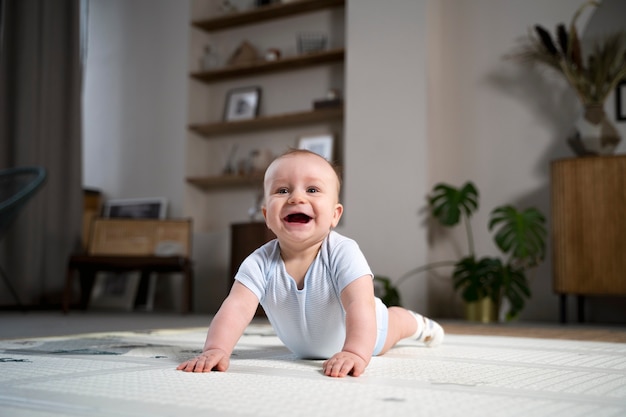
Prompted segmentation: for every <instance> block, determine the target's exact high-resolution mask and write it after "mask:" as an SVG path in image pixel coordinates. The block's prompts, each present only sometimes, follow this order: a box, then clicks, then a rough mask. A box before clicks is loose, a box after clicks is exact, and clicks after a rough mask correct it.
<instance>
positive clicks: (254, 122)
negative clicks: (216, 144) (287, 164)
mask: <svg viewBox="0 0 626 417" xmlns="http://www.w3.org/2000/svg"><path fill="white" fill-rule="evenodd" d="M342 118H343V107H338V108H331V109H319V110H310V111H303V112H296V113H285V114H279V115H274V116H262V117H257V118H255V119H251V120H241V121H237V122H219V123H208V124H193V125H190V126H189V130H191V131H192V132H195V133H197V134H199V135H202V136H204V137H206V138H207V139H211V138H213V137H215V136H219V135H228V134H235V133H245V132H254V131H258V130H261V129H278V128H283V127H287V126H294V125H300V124H308V123H318V122H332V121H335V120H341V119H342Z"/></svg>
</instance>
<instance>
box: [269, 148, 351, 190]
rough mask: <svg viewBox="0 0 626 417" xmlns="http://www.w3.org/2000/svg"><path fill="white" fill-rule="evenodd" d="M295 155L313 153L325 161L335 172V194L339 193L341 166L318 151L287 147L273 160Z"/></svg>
mask: <svg viewBox="0 0 626 417" xmlns="http://www.w3.org/2000/svg"><path fill="white" fill-rule="evenodd" d="M297 155H315V156H317V157H318V158H321V159H323V160H324V161H326V163H327V164H328V166H329V167H331V168H332V170H333V171H334V172H335V175H336V176H337V194H339V193H340V192H341V185H342V181H341V177H342V173H341V167H340V166H339V165H337V164H336V163H334V162H331V161H329V160H328V159H326V158H324V157H323V156H321V155H320V154H318V153H315V152H313V151H310V150H308V149H299V148H289V149H288V150H287V151H285V152H284V153H282V154H281V155H278V156H277V157H276V158H274V161H276V160H278V159H281V158H285V157H289V156H297Z"/></svg>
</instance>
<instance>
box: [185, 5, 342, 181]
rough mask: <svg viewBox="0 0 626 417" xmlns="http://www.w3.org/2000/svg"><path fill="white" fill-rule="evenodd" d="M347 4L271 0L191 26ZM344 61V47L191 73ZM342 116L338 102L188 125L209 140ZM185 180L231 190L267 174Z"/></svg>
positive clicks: (209, 75)
mask: <svg viewBox="0 0 626 417" xmlns="http://www.w3.org/2000/svg"><path fill="white" fill-rule="evenodd" d="M345 4H346V1H345V0H298V1H294V2H291V3H279V4H271V5H268V6H262V7H258V8H255V9H252V10H249V11H243V12H235V13H231V14H226V15H223V16H219V17H215V18H209V19H200V20H194V21H192V22H191V25H192V26H193V27H195V28H197V29H199V30H202V31H205V32H215V31H221V30H227V29H230V28H235V27H238V26H244V25H250V24H255V23H260V22H267V21H271V20H275V19H280V18H285V17H289V16H295V15H300V14H305V13H310V12H315V11H318V10H327V9H331V8H336V7H344V6H345ZM344 61H345V49H344V48H337V49H331V50H325V51H320V52H313V53H308V54H304V55H298V56H293V57H284V58H281V59H279V60H276V61H262V60H259V61H257V62H254V63H251V64H246V65H236V66H227V67H222V68H216V69H212V70H210V71H201V72H192V73H190V74H189V76H190V78H191V79H193V80H196V81H199V82H202V83H205V84H211V83H218V82H222V81H225V80H232V79H236V78H243V77H251V76H255V77H256V76H261V75H264V74H270V73H277V72H282V71H285V72H286V71H295V70H299V69H302V68H307V67H313V66H319V65H334V64H343V62H344ZM343 116H344V109H343V107H338V108H328V109H320V110H310V111H297V112H292V113H284V114H277V115H269V116H262V117H257V118H255V119H251V120H243V121H237V122H223V121H219V122H211V123H197V124H190V125H189V126H188V129H189V130H190V131H191V132H194V133H196V134H198V135H200V136H203V137H204V138H206V139H214V138H216V137H218V136H223V135H235V134H239V133H253V132H255V131H259V130H271V129H281V128H284V127H288V126H296V125H305V124H312V123H320V122H334V121H342V120H343ZM186 182H187V183H188V184H190V185H192V186H194V187H198V188H200V189H202V190H204V191H211V190H227V189H238V188H249V187H260V186H262V183H263V177H262V175H261V174H258V175H217V176H191V177H187V178H186Z"/></svg>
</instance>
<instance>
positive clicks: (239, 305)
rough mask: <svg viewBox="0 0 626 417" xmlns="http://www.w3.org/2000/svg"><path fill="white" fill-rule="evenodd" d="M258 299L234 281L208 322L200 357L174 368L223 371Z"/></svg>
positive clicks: (187, 370)
mask: <svg viewBox="0 0 626 417" xmlns="http://www.w3.org/2000/svg"><path fill="white" fill-rule="evenodd" d="M258 304H259V300H258V298H257V297H256V295H254V293H253V292H252V291H250V290H249V289H248V288H246V286H244V285H243V284H241V283H240V282H238V281H235V283H234V284H233V287H232V288H231V290H230V294H228V297H227V298H226V300H224V303H223V304H222V306H221V307H220V309H219V311H218V312H217V314H216V315H215V317H214V318H213V320H212V321H211V325H210V326H209V330H208V332H207V336H206V341H205V342H204V348H203V349H202V354H200V355H198V356H196V357H195V358H193V359H190V360H188V361H186V362H183V363H181V364H180V365H178V367H177V368H176V369H178V370H181V371H185V372H210V371H212V370H216V371H221V372H223V371H226V370H227V369H228V365H229V363H230V354H231V353H232V351H233V349H234V348H235V345H236V344H237V341H238V340H239V338H240V337H241V335H242V334H243V331H244V330H245V329H246V326H247V325H248V324H249V323H250V321H251V320H252V318H253V317H254V313H255V311H256V309H257V306H258Z"/></svg>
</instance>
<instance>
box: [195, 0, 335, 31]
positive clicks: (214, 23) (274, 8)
mask: <svg viewBox="0 0 626 417" xmlns="http://www.w3.org/2000/svg"><path fill="white" fill-rule="evenodd" d="M344 4H345V0H299V1H294V2H293V3H284V4H273V5H268V6H264V7H261V8H258V9H254V10H249V11H245V12H239V13H233V14H227V15H224V16H220V17H216V18H213V19H202V20H196V21H194V22H192V23H191V24H192V25H193V26H194V27H197V28H198V29H202V30H204V31H206V32H214V31H218V30H223V29H229V28H234V27H237V26H243V25H249V24H253V23H259V22H264V21H268V20H274V19H280V18H283V17H288V16H295V15H298V14H303V13H310V12H314V11H317V10H322V9H328V8H332V7H340V6H343V5H344Z"/></svg>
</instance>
